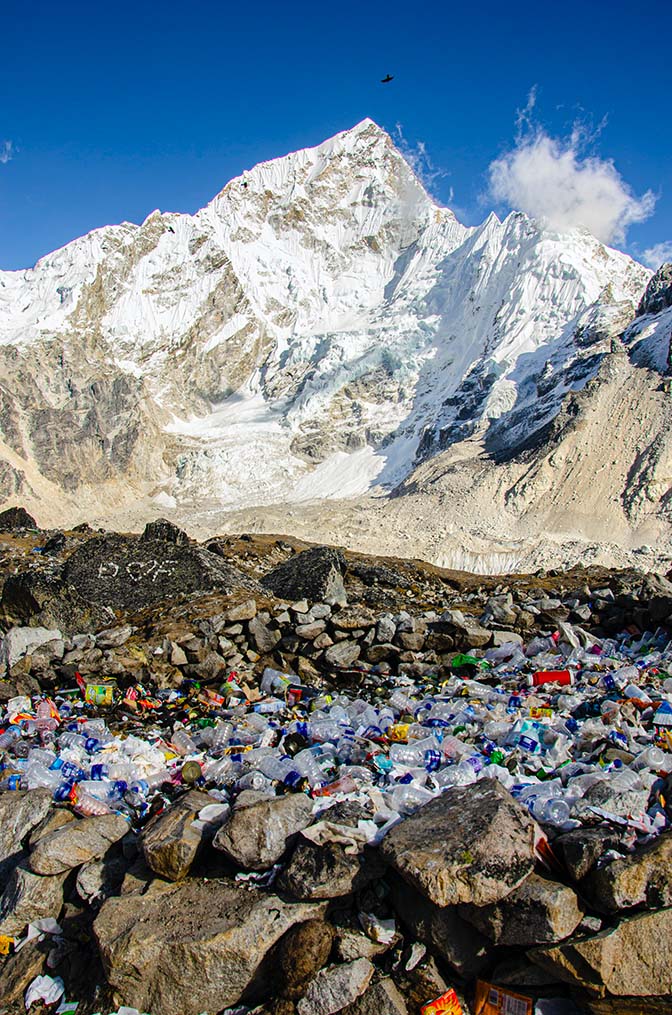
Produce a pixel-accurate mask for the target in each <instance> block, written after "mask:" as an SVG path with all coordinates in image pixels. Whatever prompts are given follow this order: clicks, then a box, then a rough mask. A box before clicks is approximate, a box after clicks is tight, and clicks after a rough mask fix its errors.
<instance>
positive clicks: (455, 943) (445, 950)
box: [392, 880, 492, 977]
mask: <svg viewBox="0 0 672 1015" xmlns="http://www.w3.org/2000/svg"><path fill="white" fill-rule="evenodd" d="M392 898H393V900H394V907H395V910H396V911H397V913H398V914H399V916H400V917H401V919H402V920H403V922H404V923H405V924H406V926H407V927H408V928H409V929H410V931H411V933H412V935H413V937H415V938H417V939H418V941H423V942H424V943H425V944H426V945H427V946H428V947H429V948H431V949H432V950H433V951H434V952H436V954H437V955H439V956H440V957H441V958H442V959H443V960H444V961H445V962H448V963H449V964H450V965H451V966H452V967H453V968H454V969H456V970H457V972H458V973H459V974H460V975H461V976H465V977H470V976H477V975H478V974H479V973H480V972H481V971H482V970H483V969H484V968H485V967H486V966H487V964H488V962H489V961H490V957H491V952H492V946H491V944H490V942H489V941H488V940H487V938H485V937H484V936H483V935H482V934H481V933H480V931H478V930H477V929H476V928H475V927H474V926H473V925H472V924H470V923H467V921H466V920H464V919H462V917H461V916H460V913H459V910H458V908H457V907H456V906H437V905H436V904H435V903H433V902H431V901H430V900H429V899H427V898H425V897H424V896H423V895H421V894H420V892H418V891H416V890H415V889H414V888H411V887H410V885H407V884H406V883H405V882H403V881H399V880H396V881H395V882H394V883H393V885H392Z"/></svg>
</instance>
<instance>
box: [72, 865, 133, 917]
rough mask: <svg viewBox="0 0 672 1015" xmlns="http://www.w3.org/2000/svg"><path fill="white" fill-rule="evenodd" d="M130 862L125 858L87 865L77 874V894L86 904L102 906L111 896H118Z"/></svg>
mask: <svg viewBox="0 0 672 1015" xmlns="http://www.w3.org/2000/svg"><path fill="white" fill-rule="evenodd" d="M129 868H130V862H129V861H128V860H126V859H125V857H123V856H115V857H110V858H109V859H107V858H106V859H104V860H92V861H91V862H90V863H85V864H84V866H83V867H82V868H81V869H80V870H79V872H78V874H77V894H78V895H79V897H80V899H82V900H83V901H84V902H88V903H89V904H92V905H100V904H101V903H103V902H104V901H105V899H109V898H110V896H111V895H118V894H119V892H120V890H121V886H122V884H123V883H124V879H125V877H126V874H127V872H128V870H129Z"/></svg>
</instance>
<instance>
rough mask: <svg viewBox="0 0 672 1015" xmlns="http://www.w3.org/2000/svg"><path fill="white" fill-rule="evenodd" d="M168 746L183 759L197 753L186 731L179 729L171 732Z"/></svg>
mask: <svg viewBox="0 0 672 1015" xmlns="http://www.w3.org/2000/svg"><path fill="white" fill-rule="evenodd" d="M170 745H171V747H173V748H174V750H175V751H176V752H177V753H178V754H179V755H180V756H181V757H182V758H185V757H186V756H187V755H188V754H196V753H197V748H196V744H195V743H194V741H193V740H192V738H191V737H190V736H189V734H188V733H187V731H186V730H184V729H181V728H179V729H176V730H174V731H173V733H172V736H171V738H170Z"/></svg>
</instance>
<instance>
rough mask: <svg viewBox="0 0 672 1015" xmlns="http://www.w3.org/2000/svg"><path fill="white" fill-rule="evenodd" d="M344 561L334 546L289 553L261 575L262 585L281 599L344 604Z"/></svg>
mask: <svg viewBox="0 0 672 1015" xmlns="http://www.w3.org/2000/svg"><path fill="white" fill-rule="evenodd" d="M344 569H345V561H344V559H343V555H342V554H341V553H339V552H338V550H333V549H331V547H328V546H316V547H313V549H312V550H304V552H303V553H299V554H297V555H296V556H295V557H290V558H289V560H287V561H285V563H284V564H280V565H279V566H278V567H276V568H274V569H273V570H272V571H271V572H269V574H267V575H264V577H263V578H262V585H263V586H264V588H267V589H268V590H269V591H270V592H273V593H274V595H276V596H279V597H280V598H282V599H294V600H298V599H307V600H308V601H309V602H311V603H328V604H329V605H330V606H333V605H335V604H339V605H345V603H346V596H345V588H344V585H343V571H344Z"/></svg>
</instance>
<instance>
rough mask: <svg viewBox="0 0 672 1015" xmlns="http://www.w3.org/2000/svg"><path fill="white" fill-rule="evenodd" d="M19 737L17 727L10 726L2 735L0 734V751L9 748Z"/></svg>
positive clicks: (19, 733) (19, 731) (19, 732)
mask: <svg viewBox="0 0 672 1015" xmlns="http://www.w3.org/2000/svg"><path fill="white" fill-rule="evenodd" d="M20 736H21V730H20V729H19V727H18V726H10V727H9V729H8V730H5V732H4V733H0V751H6V750H7V749H8V748H11V747H12V746H13V745H14V743H15V742H16V741H17V740H18V739H19V737H20Z"/></svg>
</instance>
